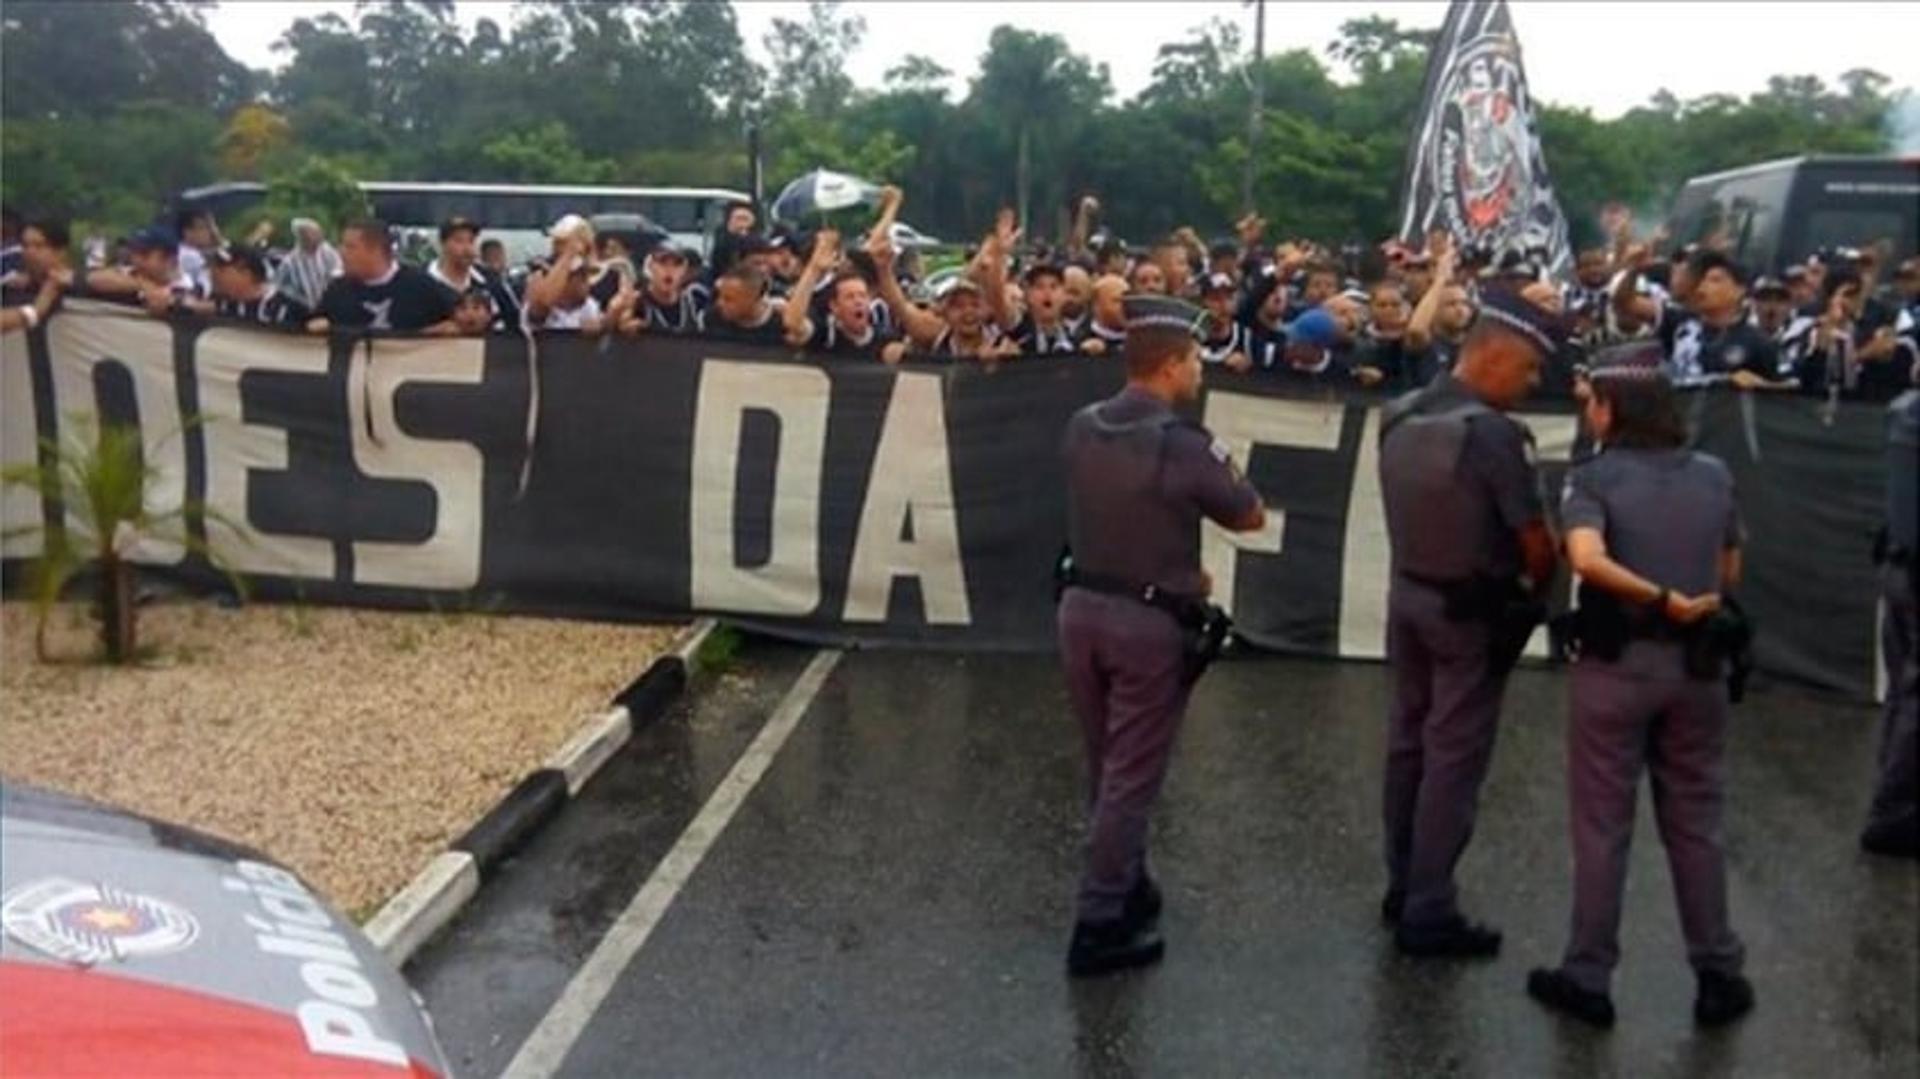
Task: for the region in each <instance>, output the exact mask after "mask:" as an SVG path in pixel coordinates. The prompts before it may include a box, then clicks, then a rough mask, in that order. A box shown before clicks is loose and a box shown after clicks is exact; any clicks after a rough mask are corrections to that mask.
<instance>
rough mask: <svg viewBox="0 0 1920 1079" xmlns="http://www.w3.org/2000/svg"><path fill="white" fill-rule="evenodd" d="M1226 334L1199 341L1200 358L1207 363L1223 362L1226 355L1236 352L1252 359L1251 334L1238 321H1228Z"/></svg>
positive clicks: (1225, 359)
mask: <svg viewBox="0 0 1920 1079" xmlns="http://www.w3.org/2000/svg"><path fill="white" fill-rule="evenodd" d="M1228 326H1229V332H1228V333H1227V336H1226V337H1224V338H1221V339H1219V340H1214V339H1213V338H1206V339H1204V340H1202V341H1201V342H1200V359H1201V360H1203V361H1205V362H1207V363H1225V362H1226V361H1227V357H1228V356H1231V355H1233V354H1234V353H1236V352H1238V353H1241V354H1243V355H1244V356H1246V357H1247V358H1248V359H1250V360H1251V359H1253V353H1254V348H1253V334H1252V333H1251V332H1249V331H1248V330H1247V328H1246V327H1245V326H1242V325H1241V324H1239V323H1238V322H1233V323H1229V324H1228Z"/></svg>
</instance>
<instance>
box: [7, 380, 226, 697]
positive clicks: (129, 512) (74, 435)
mask: <svg viewBox="0 0 1920 1079" xmlns="http://www.w3.org/2000/svg"><path fill="white" fill-rule="evenodd" d="M95 426H96V425H95V424H94V423H93V422H92V421H90V420H89V419H87V418H86V417H83V416H78V417H74V419H73V420H72V422H71V423H70V425H69V428H70V431H71V434H70V435H69V437H68V439H67V442H66V444H65V445H62V444H61V443H60V442H58V441H57V440H55V439H52V438H43V439H41V440H40V449H41V453H40V461H39V462H38V463H37V464H31V465H18V466H15V467H12V468H8V469H6V470H5V472H4V474H0V481H4V482H5V483H6V484H8V485H9V486H19V487H29V488H32V489H33V490H35V491H37V492H39V494H40V496H41V497H42V498H43V499H46V500H49V501H52V502H54V503H56V504H59V505H61V506H63V507H65V509H66V511H67V512H66V516H65V522H64V525H63V526H61V527H55V528H47V527H44V526H42V525H29V526H25V527H23V528H19V529H13V530H10V531H9V532H8V533H7V537H8V538H12V537H13V536H15V535H18V534H22V533H39V534H40V536H41V550H40V554H39V555H38V556H37V557H35V558H34V559H33V561H32V562H31V563H30V564H29V566H28V570H27V573H28V578H27V583H28V589H29V592H30V594H31V596H32V598H33V604H34V611H35V623H34V634H33V646H34V654H35V655H37V656H38V657H39V658H40V660H41V661H42V662H45V661H47V660H48V659H50V658H51V656H50V654H49V651H48V648H47V622H48V620H49V618H50V617H51V615H52V613H53V609H54V606H55V604H57V603H58V602H59V600H60V597H61V596H62V595H63V594H64V593H65V592H66V590H67V586H68V585H69V584H71V583H72V582H73V580H74V578H76V577H78V576H80V575H81V574H82V573H84V572H85V571H87V570H88V569H89V568H93V569H95V570H96V571H97V574H98V577H99V587H98V589H97V591H96V592H95V596H94V611H95V614H96V615H97V616H98V618H99V621H100V649H101V654H102V655H103V656H105V658H106V660H107V662H109V663H127V662H129V661H131V660H133V659H135V658H137V657H138V655H139V633H138V625H137V623H136V621H135V608H136V604H135V596H134V573H133V563H132V562H131V561H129V556H130V555H131V554H132V552H133V548H134V547H136V546H137V545H138V544H139V543H140V542H141V541H142V540H147V539H158V540H165V541H169V542H172V543H176V544H179V545H180V546H182V547H185V548H186V549H187V550H189V551H194V552H197V553H204V554H206V555H207V557H208V560H209V561H211V562H213V563H214V564H215V565H216V567H217V566H218V565H219V560H218V559H217V558H215V556H214V555H213V553H212V551H211V550H209V549H208V547H207V545H206V544H205V543H204V542H203V541H201V540H199V539H197V538H195V537H194V536H192V535H191V534H189V533H188V531H187V529H186V528H185V527H184V519H185V517H186V514H187V510H188V507H187V506H185V505H181V506H177V507H173V508H171V509H166V510H159V511H156V510H154V509H153V508H152V507H150V506H149V505H148V504H147V503H148V499H147V491H148V487H149V486H150V484H151V483H152V481H153V479H154V477H155V475H156V474H157V472H158V469H156V468H155V467H154V466H153V465H152V464H150V463H149V462H148V461H147V459H146V452H145V447H144V446H143V445H142V443H141V438H140V429H139V428H138V427H136V426H134V425H132V424H124V423H107V424H103V425H99V426H98V430H97V437H89V436H94V435H96V431H95ZM178 435H179V432H178V431H176V432H174V433H173V434H171V435H169V436H167V437H169V438H173V437H178ZM201 512H202V513H203V514H204V513H206V512H207V511H206V510H205V508H204V507H202V509H201ZM216 519H218V518H216ZM227 576H228V579H229V580H230V581H231V582H232V583H233V587H234V590H235V591H236V592H240V593H242V594H244V591H245V588H244V582H242V581H241V579H240V578H239V577H238V576H237V575H235V574H232V573H229V574H228V575H227Z"/></svg>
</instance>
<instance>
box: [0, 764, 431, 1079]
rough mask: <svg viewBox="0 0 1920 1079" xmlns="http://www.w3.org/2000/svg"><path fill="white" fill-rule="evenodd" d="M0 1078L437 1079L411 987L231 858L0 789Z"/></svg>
mask: <svg viewBox="0 0 1920 1079" xmlns="http://www.w3.org/2000/svg"><path fill="white" fill-rule="evenodd" d="M0 1031H4V1035H0V1037H4V1041H5V1051H4V1053H0V1076H11V1075H36V1076H39V1075H89V1076H93V1075H168V1076H174V1075H180V1076H188V1075H276V1076H304V1075H329V1076H370V1077H371V1076H382V1077H392V1076H415V1077H427V1076H443V1075H446V1074H448V1070H447V1066H446V1062H445V1060H444V1058H443V1057H442V1055H441V1053H440V1050H439V1047H438V1045H437V1044H436V1043H435V1042H434V1039H433V1034H432V1031H431V1029H430V1028H429V1026H428V1023H427V1020H426V1018H425V1014H424V1013H423V1012H422V1011H421V1009H420V1008H419V1006H418V1005H417V1003H416V1002H415V998H414V996H413V993H412V991H411V990H410V989H409V988H408V987H407V984H406V983H405V982H404V981H403V980H402V979H401V978H400V976H399V974H398V973H397V972H396V971H395V970H394V969H393V968H392V966H391V965H390V964H388V963H387V961H386V959H385V958H384V957H383V956H382V955H381V954H380V953H379V951H378V950H377V949H375V948H374V947H373V945H372V944H371V943H370V942H369V941H368V940H367V939H366V938H365V937H364V936H362V935H361V934H360V933H359V931H358V930H357V929H355V928H354V927H353V925H352V923H351V922H349V921H348V920H347V919H346V918H344V917H342V916H341V915H340V914H339V913H338V912H336V911H334V910H333V909H332V908H331V907H330V906H328V905H327V904H326V903H325V902H324V901H323V900H321V899H320V898H319V897H318V896H317V895H316V894H315V893H314V892H313V891H312V890H311V889H309V888H308V887H307V886H306V885H305V884H304V883H302V882H301V881H300V879H299V878H298V877H296V876H295V875H294V874H293V873H291V872H290V871H288V870H287V869H285V868H283V867H281V866H279V865H276V864H275V863H273V862H271V861H269V860H267V859H266V858H264V857H262V856H260V855H258V854H256V853H254V852H252V851H249V850H247V849H245V848H243V847H239V846H237V845H234V844H230V843H227V842H224V841H222V840H218V839H214V838H212V837H209V836H205V835H202V834H200V833H197V832H193V831H191V830H188V829H183V828H179V827H176V826H173V825H168V824H165V823H162V822H158V821H152V820H147V819H145V818H141V817H136V816H132V815H130V814H125V813H120V812H116V811H114V810H110V809H106V808H104V807H101V806H97V805H94V804H92V803H88V802H83V801H80V800H78V799H74V798H69V797H66V796H64V795H58V794H53V793H50V792H46V791H40V790H35V789H32V788H27V787H21V786H17V785H15V784H12V783H7V784H4V785H0Z"/></svg>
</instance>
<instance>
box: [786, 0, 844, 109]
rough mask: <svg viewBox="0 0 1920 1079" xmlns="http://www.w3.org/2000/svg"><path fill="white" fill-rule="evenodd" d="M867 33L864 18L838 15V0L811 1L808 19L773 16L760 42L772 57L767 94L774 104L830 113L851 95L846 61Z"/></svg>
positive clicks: (842, 104)
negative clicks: (769, 27) (771, 72)
mask: <svg viewBox="0 0 1920 1079" xmlns="http://www.w3.org/2000/svg"><path fill="white" fill-rule="evenodd" d="M866 36H867V20H865V19H863V18H861V17H860V16H858V15H848V16H844V17H843V16H841V14H840V4H839V0H811V2H810V3H809V4H808V5H807V20H806V21H805V22H795V21H793V20H792V19H775V20H773V29H772V30H770V31H768V33H767V35H766V37H765V38H764V39H762V40H763V43H764V44H765V45H766V47H767V54H768V55H769V56H771V57H772V58H773V78H772V82H771V84H770V86H769V93H770V96H771V98H772V100H773V102H774V103H775V105H776V107H784V108H797V109H800V110H802V111H804V112H807V113H809V114H811V115H814V116H823V117H824V116H832V115H833V114H834V113H836V112H838V111H839V110H840V109H841V108H842V107H843V106H845V104H846V103H847V101H848V100H849V99H851V98H852V97H853V78H852V77H851V76H849V75H848V74H847V61H848V60H849V59H850V58H851V57H852V56H853V54H854V53H855V52H856V51H857V50H858V49H859V48H860V42H861V40H862V39H864V38H865V37H866Z"/></svg>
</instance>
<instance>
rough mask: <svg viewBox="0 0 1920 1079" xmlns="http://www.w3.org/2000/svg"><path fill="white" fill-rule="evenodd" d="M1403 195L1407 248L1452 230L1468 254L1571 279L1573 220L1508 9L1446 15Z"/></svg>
mask: <svg viewBox="0 0 1920 1079" xmlns="http://www.w3.org/2000/svg"><path fill="white" fill-rule="evenodd" d="M1401 192H1402V194H1401V199H1402V202H1401V212H1400V238H1401V239H1402V240H1403V241H1406V242H1408V243H1419V242H1421V241H1422V240H1423V239H1424V238H1425V237H1426V234H1427V232H1428V231H1429V230H1432V229H1445V230H1446V231H1447V232H1449V233H1452V234H1453V238H1454V240H1455V242H1456V243H1458V244H1459V245H1460V246H1461V247H1462V248H1469V249H1471V248H1482V249H1486V250H1490V251H1492V252H1494V253H1496V254H1499V253H1504V252H1508V251H1516V252H1519V253H1521V254H1523V255H1527V256H1529V257H1530V258H1533V259H1538V260H1541V261H1544V262H1545V264H1546V265H1547V267H1548V268H1549V269H1551V270H1552V271H1553V273H1554V274H1555V275H1556V276H1562V275H1564V274H1565V273H1566V271H1567V269H1568V266H1569V264H1570V263H1571V254H1570V253H1569V252H1568V250H1567V219H1566V217H1565V216H1564V215H1563V214H1561V212H1560V203H1559V200H1557V199H1555V198H1554V195H1553V183H1552V181H1551V180H1549V179H1548V178H1547V159H1546V155H1545V154H1543V153H1542V152H1541V149H1540V131H1539V128H1538V126H1537V125H1536V124H1535V120H1534V112H1533V97H1532V95H1531V94H1529V93H1528V91H1527V74H1526V70H1525V69H1524V68H1523V67H1522V66H1521V64H1520V39H1519V38H1517V37H1515V36H1514V33H1513V19H1512V17H1511V16H1510V15H1509V14H1508V12H1507V5H1506V0H1453V4H1452V6H1451V7H1449V8H1448V9H1447V21H1446V22H1445V23H1443V24H1442V25H1441V27H1440V36H1439V38H1438V40H1436V41H1435V42H1434V45H1433V54H1432V56H1430V57H1429V58H1428V60H1427V82H1426V89H1425V91H1424V92H1423V93H1422V95H1421V99H1420V116H1419V119H1418V121H1417V122H1416V125H1415V127H1414V131H1413V140H1412V142H1411V143H1410V144H1409V146H1408V149H1407V168H1406V181H1405V183H1404V184H1403V185H1402V186H1401Z"/></svg>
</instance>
